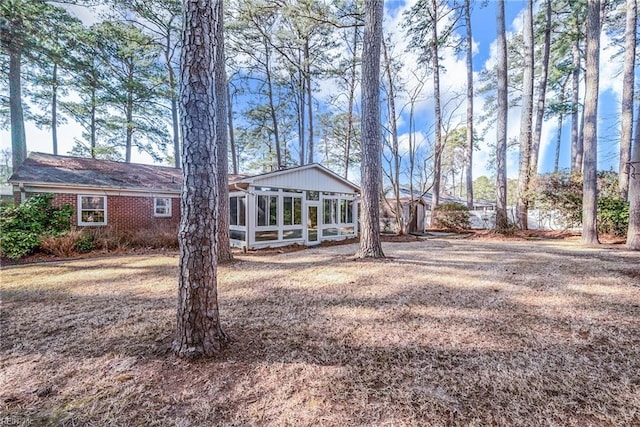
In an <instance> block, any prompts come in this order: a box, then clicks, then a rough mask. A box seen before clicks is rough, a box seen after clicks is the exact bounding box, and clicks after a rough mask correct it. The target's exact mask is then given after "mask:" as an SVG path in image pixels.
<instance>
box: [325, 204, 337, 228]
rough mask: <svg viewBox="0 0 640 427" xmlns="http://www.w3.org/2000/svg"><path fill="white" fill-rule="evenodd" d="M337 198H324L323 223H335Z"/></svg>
mask: <svg viewBox="0 0 640 427" xmlns="http://www.w3.org/2000/svg"><path fill="white" fill-rule="evenodd" d="M337 203H338V200H337V199H324V203H323V205H324V209H323V212H324V215H323V217H324V223H325V224H337V223H338V221H337V209H336V207H337Z"/></svg>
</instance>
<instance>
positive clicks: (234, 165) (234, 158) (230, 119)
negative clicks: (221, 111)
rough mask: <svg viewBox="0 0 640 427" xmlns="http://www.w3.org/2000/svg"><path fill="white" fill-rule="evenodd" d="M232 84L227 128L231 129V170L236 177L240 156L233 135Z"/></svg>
mask: <svg viewBox="0 0 640 427" xmlns="http://www.w3.org/2000/svg"><path fill="white" fill-rule="evenodd" d="M229 86H230V84H227V120H228V121H227V126H228V127H229V150H230V151H231V169H232V172H233V174H234V175H237V174H238V154H237V151H236V141H235V138H234V135H233V107H232V106H233V104H232V103H231V90H230V89H229Z"/></svg>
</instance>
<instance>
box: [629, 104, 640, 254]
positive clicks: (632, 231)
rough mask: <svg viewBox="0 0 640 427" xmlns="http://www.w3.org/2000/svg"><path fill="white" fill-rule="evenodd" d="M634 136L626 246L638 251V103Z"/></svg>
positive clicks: (639, 115)
mask: <svg viewBox="0 0 640 427" xmlns="http://www.w3.org/2000/svg"><path fill="white" fill-rule="evenodd" d="M636 114H637V117H636V137H635V141H634V142H633V147H632V155H631V164H630V165H629V171H630V172H632V173H630V174H629V229H628V231H627V247H628V248H629V249H633V250H635V251H640V104H638V110H637V111H636Z"/></svg>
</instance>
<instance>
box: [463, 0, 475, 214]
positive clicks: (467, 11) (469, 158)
mask: <svg viewBox="0 0 640 427" xmlns="http://www.w3.org/2000/svg"><path fill="white" fill-rule="evenodd" d="M470 3H471V0H465V2H464V17H465V26H466V28H467V46H466V48H467V59H466V62H467V147H466V148H467V152H466V162H465V163H466V165H465V167H466V171H465V175H466V180H467V208H469V209H473V36H472V33H471V4H470Z"/></svg>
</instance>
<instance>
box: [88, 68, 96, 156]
mask: <svg viewBox="0 0 640 427" xmlns="http://www.w3.org/2000/svg"><path fill="white" fill-rule="evenodd" d="M94 77H95V74H94ZM95 82H96V80H95V79H94V81H93V82H92V85H91V131H90V134H91V136H90V141H89V143H90V144H91V158H92V159H95V158H96V138H97V136H96V135H97V133H98V129H96V127H97V123H96V90H97V89H96V83H95Z"/></svg>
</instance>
